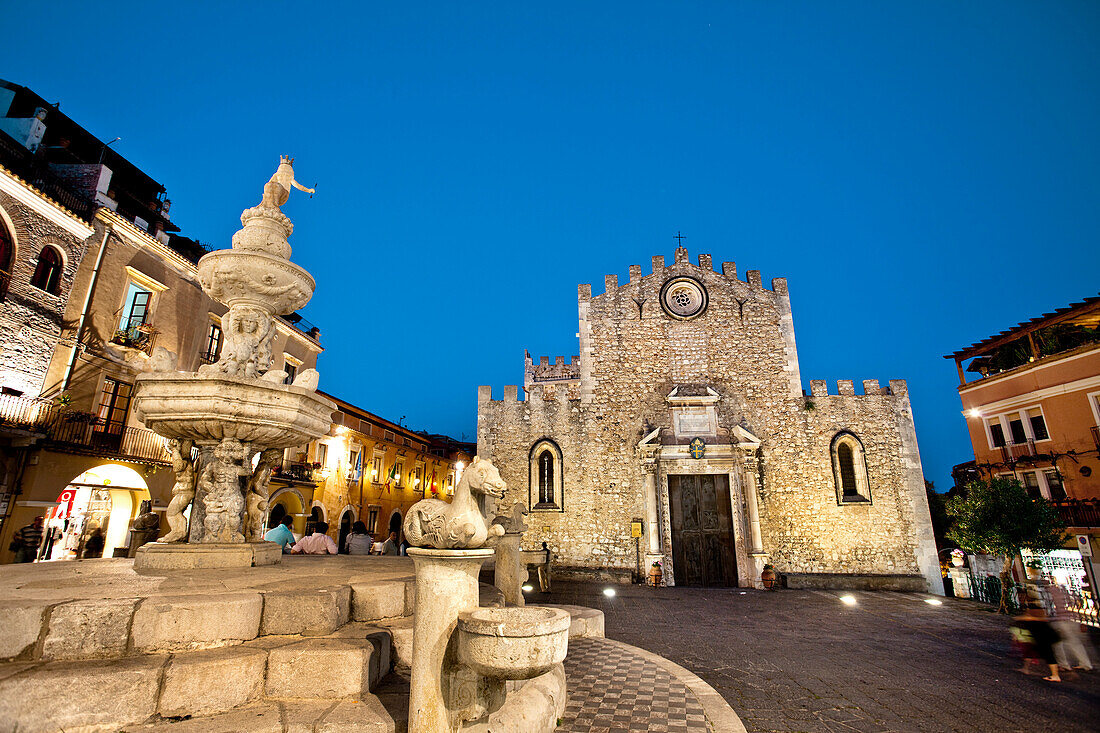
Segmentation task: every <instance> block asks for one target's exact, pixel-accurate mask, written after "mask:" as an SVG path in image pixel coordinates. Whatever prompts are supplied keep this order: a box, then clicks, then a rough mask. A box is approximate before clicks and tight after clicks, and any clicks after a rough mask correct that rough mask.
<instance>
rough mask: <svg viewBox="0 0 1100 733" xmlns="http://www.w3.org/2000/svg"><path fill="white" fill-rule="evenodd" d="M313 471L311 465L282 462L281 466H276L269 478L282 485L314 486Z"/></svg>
mask: <svg viewBox="0 0 1100 733" xmlns="http://www.w3.org/2000/svg"><path fill="white" fill-rule="evenodd" d="M314 472H315V469H314V467H313V464H312V463H303V462H297V461H283V465H281V466H276V467H275V471H274V473H272V475H271V477H272V478H273V479H277V480H279V481H283V482H284V483H290V484H295V483H300V484H309V485H310V486H315V485H316V483H317V482H316V480H315V479H314Z"/></svg>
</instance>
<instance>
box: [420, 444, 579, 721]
mask: <svg viewBox="0 0 1100 733" xmlns="http://www.w3.org/2000/svg"><path fill="white" fill-rule="evenodd" d="M504 489H505V483H504V481H503V480H502V479H501V478H500V474H499V473H498V472H497V469H496V468H495V467H494V466H493V464H492V463H490V462H489V461H487V460H481V459H478V458H475V459H474V461H473V463H471V464H470V466H469V468H467V469H466V471H464V472H463V474H462V479H461V480H460V481H459V484H458V486H457V487H456V488H455V494H454V499H453V500H452V502H451V503H450V504H447V503H446V502H443V501H440V500H438V499H424V500H423V501H419V502H417V503H416V504H414V505H413V506H412V508H411V509H409V512H408V515H407V516H406V518H405V525H404V529H405V537H406V539H408V541H409V543H410V544H412V545H414V546H413V547H410V548H409V556H410V557H412V559H413V564H414V566H415V568H416V608H415V618H414V622H413V653H412V670H411V679H410V688H409V730H410V731H415V732H416V733H457V732H458V731H464V732H465V731H471V732H472V731H516V732H517V733H519V732H520V731H522V732H523V733H541V732H543V731H545V732H547V733H549V731H553V730H554V729H555V728H556V727H557V721H558V719H559V718H560V717H561V716H562V715H563V714H564V711H565V698H566V690H565V669H564V667H563V665H562V662H563V660H564V659H565V655H566V651H567V649H568V644H569V625H570V616H569V613H568V612H567V611H564V610H562V609H557V608H544V607H535V606H529V607H518V606H512V607H507V608H479V607H478V573H479V572H480V570H481V566H482V563H484V562H485V561H486V560H488V559H489V558H491V557H493V555H494V551H495V548H494V547H492V546H487V545H488V544H491V543H498V542H500V541H501V539H502V538H503V537H504V536H505V534H506V528H505V527H503V526H501V524H499V523H497V524H493V525H488V524H487V523H486V521H485V515H484V513H483V510H482V507H481V505H480V501H479V498H480V499H482V500H483V499H484V498H485V497H490V498H499V497H500V496H502V495H503V493H504ZM519 531H520V530H519V529H518V527H517V528H516V532H517V534H518V532H519ZM516 544H517V545H518V540H517V543H516Z"/></svg>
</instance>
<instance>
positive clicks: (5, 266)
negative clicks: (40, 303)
mask: <svg viewBox="0 0 1100 733" xmlns="http://www.w3.org/2000/svg"><path fill="white" fill-rule="evenodd" d="M14 259H15V245H14V244H13V243H12V237H11V234H10V233H9V232H8V230H7V228H6V227H5V226H4V224H3V222H0V300H3V299H4V297H5V296H6V295H7V294H8V283H10V282H11V264H12V260H14Z"/></svg>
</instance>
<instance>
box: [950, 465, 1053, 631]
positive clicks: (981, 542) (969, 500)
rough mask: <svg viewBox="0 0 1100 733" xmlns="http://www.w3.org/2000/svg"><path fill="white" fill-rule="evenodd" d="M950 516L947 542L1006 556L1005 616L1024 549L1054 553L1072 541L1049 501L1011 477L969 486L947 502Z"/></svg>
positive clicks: (1003, 571)
mask: <svg viewBox="0 0 1100 733" xmlns="http://www.w3.org/2000/svg"><path fill="white" fill-rule="evenodd" d="M947 513H948V514H949V515H950V516H951V518H952V519H953V520H954V525H953V526H952V527H951V529H949V530H948V532H947V537H948V539H950V540H953V541H955V542H957V543H959V546H960V547H962V548H963V549H966V550H970V551H971V552H975V553H984V554H986V555H1002V556H1004V558H1005V562H1004V566H1003V567H1002V568H1001V605H1000V608H999V609H998V610H999V611H1000V612H1001V613H1008V600H1009V588H1010V586H1011V584H1012V561H1013V560H1014V559H1015V557H1016V555H1018V554H1020V550H1025V549H1026V550H1032V551H1034V552H1050V551H1051V550H1055V549H1057V548H1059V547H1062V546H1063V545H1064V544H1065V542H1066V540H1067V539H1068V536H1067V535H1066V533H1065V532H1063V531H1062V530H1063V529H1064V525H1063V524H1062V523H1061V521H1059V519H1058V512H1057V511H1056V510H1055V508H1054V506H1053V505H1052V504H1051V503H1050V502H1049V501H1047V500H1046V499H1042V498H1040V499H1032V498H1031V497H1030V496H1028V493H1027V490H1026V489H1025V488H1024V486H1023V484H1021V483H1020V482H1019V481H1017V480H1015V479H1011V478H1001V477H995V478H992V479H990V480H989V481H972V482H970V483H969V484H967V485H966V488H965V489H964V491H963V495H962V496H957V497H955V498H954V499H952V500H951V501H950V502H948V504H947Z"/></svg>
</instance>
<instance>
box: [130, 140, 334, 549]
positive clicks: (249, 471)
mask: <svg viewBox="0 0 1100 733" xmlns="http://www.w3.org/2000/svg"><path fill="white" fill-rule="evenodd" d="M292 166H293V159H291V158H288V157H285V156H283V157H281V158H280V161H279V167H278V169H277V170H276V171H275V174H274V175H272V176H271V179H270V180H268V182H267V184H266V185H265V186H264V193H263V197H262V199H261V200H260V203H259V204H258V205H257V206H253V207H252V208H250V209H246V210H245V211H244V212H243V213H242V214H241V224H242V228H241V229H240V230H239V231H238V232H237V233H236V234H234V235H233V246H232V248H231V249H223V250H216V251H214V252H211V253H209V254H207V255H206V256H204V257H203V258H202V259H201V260H199V263H198V276H199V282H200V284H201V285H202V288H203V290H204V291H206V293H207V294H208V295H210V297H212V298H214V299H215V300H217V301H219V302H221V303H224V304H225V305H227V306H229V311H228V312H227V313H226V314H225V316H224V317H223V318H222V324H223V332H224V334H225V342H224V344H223V347H222V351H221V355H220V357H219V359H218V361H217V363H215V364H207V365H203V366H202V367H200V368H199V370H198V372H180V371H175V359H174V358H172V355H171V354H168V353H162V354H154V358H152V359H150V366H151V371H150V372H147V373H145V374H142V375H140V376H139V377H138V378H137V380H136V381H137V386H136V390H135V395H134V410H135V412H136V414H137V416H138V417H139V418H140V419H141V420H142V421H144V423H145V425H146V427H148V428H149V429H150V430H152V431H153V432H155V433H157V434H159V435H162V436H164V437H166V438H168V439H169V442H168V451H169V454H170V456H171V460H172V470H173V471H174V472H175V475H176V484H175V486H174V487H173V489H172V501H171V503H170V504H169V507H168V510H167V521H168V523H169V525H170V527H171V531H170V532H169V533H168V534H167V535H165V536H164V537H162V538H161V539H160V540H159V541H158V542H156V543H150V544H149V545H146V546H145V547H143V548H141V549H140V550H139V551H138V554H137V558H136V560H135V563H134V567H135V568H136V569H139V570H140V569H170V568H185V567H187V568H194V567H237V566H250V565H264V564H272V563H276V562H278V561H279V548H278V546H277V545H274V544H273V543H269V542H264V541H263V520H264V515H265V513H266V509H267V497H268V481H269V480H270V478H271V472H272V470H273V469H274V467H275V464H276V463H278V461H279V460H280V459H281V457H282V452H283V451H284V450H285V449H287V448H291V447H298V446H302V445H305V444H307V443H308V442H309V441H311V440H313V439H315V438H318V437H320V436H322V435H324V434H325V433H327V432H328V430H329V428H330V427H331V424H332V413H333V411H334V410H335V408H336V405H335V404H334V403H333V402H332V401H331V400H328V399H326V398H324V397H321V396H320V395H318V394H317V391H316V390H317V372H316V370H314V369H306V370H303V371H302V372H301V373H299V374H298V376H297V378H296V379H295V380H294V382H293V384H290V385H287V384H284V381H285V380H286V376H287V375H286V372H284V371H281V370H274V371H273V370H271V361H272V340H273V339H274V337H275V318H276V317H277V316H281V315H288V314H290V313H293V312H294V311H296V310H298V309H299V308H302V307H303V306H305V304H306V303H308V302H309V300H310V298H311V297H313V290H314V288H315V286H316V283H315V282H314V280H313V277H311V276H310V274H309V273H308V272H306V271H305V270H304V269H302V268H301V267H299V266H298V265H295V264H294V263H292V262H290V252H291V249H290V244H289V243H288V242H287V238H288V237H289V236H290V235H291V233H293V231H294V225H293V223H291V221H290V219H289V218H288V217H287V216H286V214H284V213H283V212H282V211H281V210H280V207H281V206H283V205H284V204H285V203H286V202H287V200H288V199H289V197H290V189H291V188H297V189H299V190H301V191H305V192H307V193H310V194H312V193H313V189H311V188H306V187H304V186H302V185H301V184H300V183H298V182H297V181H296V180H294V169H293V167H292ZM188 506H190V507H191V515H190V522H189V523H188V522H187V521H186V520H185V519H184V512H185V510H186V509H187V507H188Z"/></svg>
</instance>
